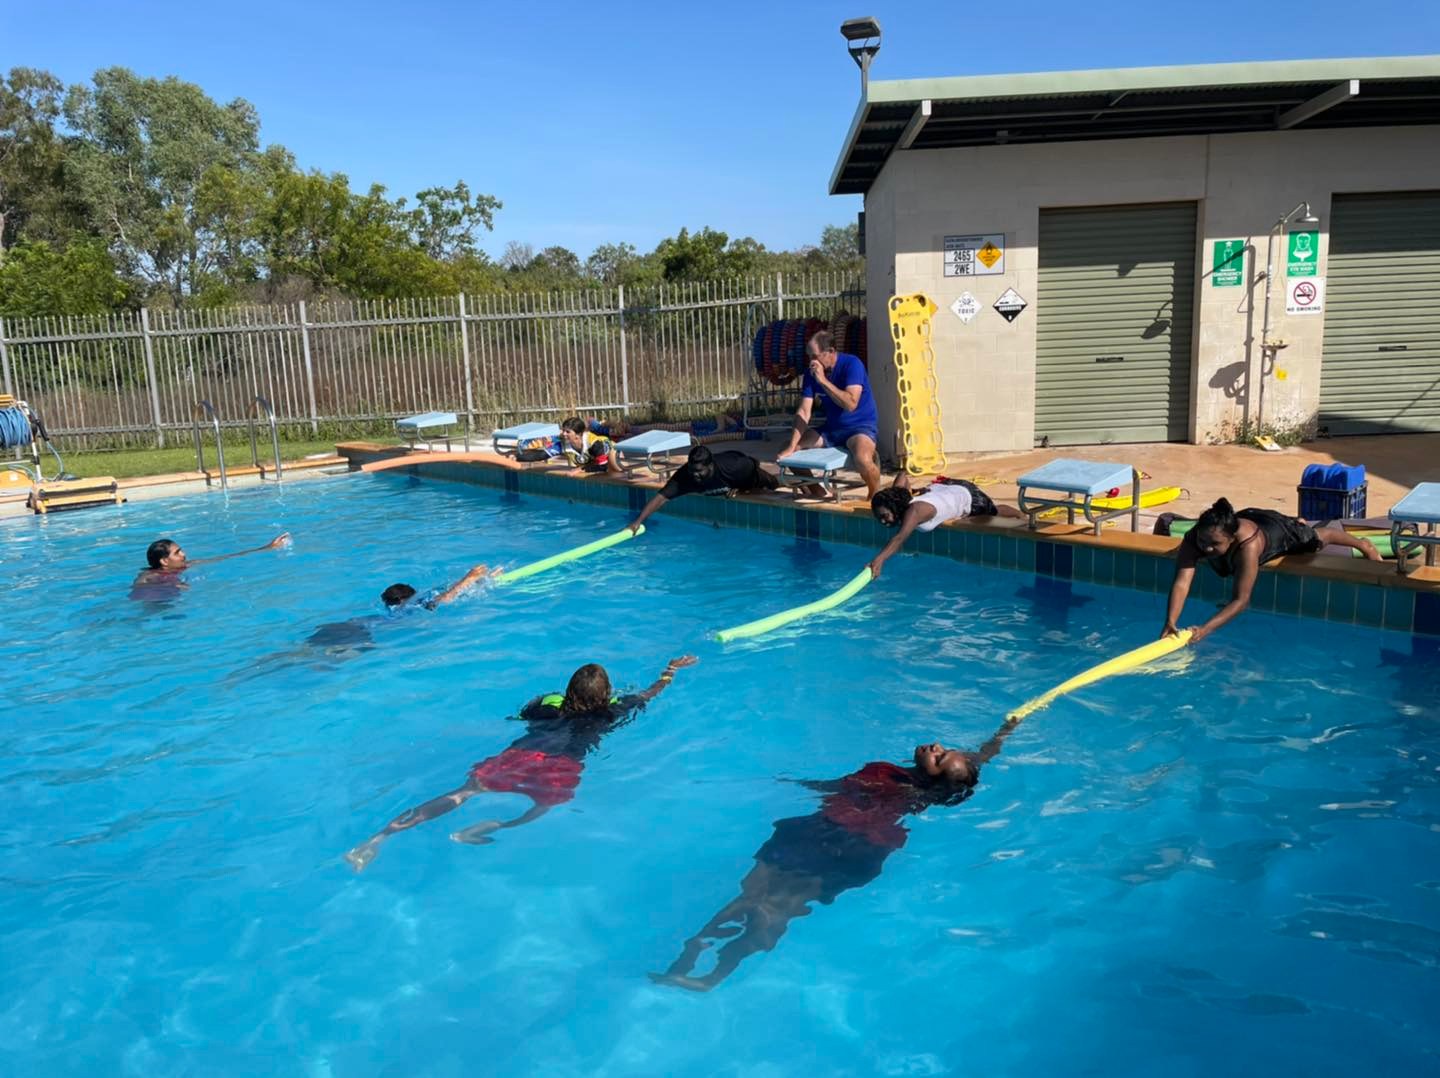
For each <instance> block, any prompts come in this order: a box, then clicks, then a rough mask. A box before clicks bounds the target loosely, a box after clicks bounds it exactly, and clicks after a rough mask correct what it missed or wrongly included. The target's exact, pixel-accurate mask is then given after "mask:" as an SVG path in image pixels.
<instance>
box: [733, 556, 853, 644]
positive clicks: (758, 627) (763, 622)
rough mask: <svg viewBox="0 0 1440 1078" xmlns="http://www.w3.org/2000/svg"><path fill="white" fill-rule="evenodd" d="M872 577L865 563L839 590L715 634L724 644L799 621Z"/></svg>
mask: <svg viewBox="0 0 1440 1078" xmlns="http://www.w3.org/2000/svg"><path fill="white" fill-rule="evenodd" d="M873 579H874V577H873V576H872V575H871V573H870V566H868V565H867V566H865V568H863V569H861V570H860V572H859V573H858V574H856V576H855V579H853V580H851V581H850V583H848V584H846V585H845V586H844V587H843V588H841V589H840V590H839V591H832V592H831V593H830V594H829V595H827V596H825V598H823V599H816V600H815V601H814V602H813V603H806V604H805V605H804V606H797V607H795V608H794V609H792V610H782V611H781V612H780V613H778V614H771V615H770V616H769V617H768V618H760V619H759V620H758V621H747V622H746V623H745V624H744V625H737V626H735V627H734V628H733V629H721V630H720V631H719V632H718V633H716V634H715V636H716V638H717V639H718V640H719V641H720V642H721V643H722V644H726V643H729V642H730V641H731V640H743V639H745V638H746V637H748V636H759V635H761V634H762V633H768V632H770V631H771V630H772V629H778V628H780V626H782V625H789V624H790V623H791V622H792V621H799V620H800V619H801V618H808V617H809V616H810V615H811V614H819V613H821V612H823V611H826V610H830V609H833V608H834V607H837V606H839V605H840V604H841V603H843V602H845V600H847V599H849V598H850V597H851V596H853V595H854V594H855V593H856V592H857V591H859V590H860V589H861V588H863V587H864V586H865V585H866V584H868V583H870V581H871V580H873Z"/></svg>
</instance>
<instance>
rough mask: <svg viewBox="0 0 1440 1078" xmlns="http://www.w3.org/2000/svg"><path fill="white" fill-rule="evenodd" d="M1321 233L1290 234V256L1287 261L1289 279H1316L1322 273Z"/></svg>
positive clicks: (1286, 267)
mask: <svg viewBox="0 0 1440 1078" xmlns="http://www.w3.org/2000/svg"><path fill="white" fill-rule="evenodd" d="M1319 263H1320V233H1319V232H1318V231H1313V232H1292V233H1290V248H1289V255H1288V257H1287V258H1286V259H1285V275H1286V276H1287V277H1314V276H1315V275H1316V274H1318V273H1319V272H1320V269H1319Z"/></svg>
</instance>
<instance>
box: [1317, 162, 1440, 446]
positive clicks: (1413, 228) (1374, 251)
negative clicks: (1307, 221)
mask: <svg viewBox="0 0 1440 1078" xmlns="http://www.w3.org/2000/svg"><path fill="white" fill-rule="evenodd" d="M1326 273H1327V278H1328V279H1327V281H1326V295H1325V345H1324V348H1323V350H1322V352H1321V361H1320V362H1321V366H1320V427H1321V429H1322V430H1325V431H1328V432H1329V433H1330V434H1333V435H1341V434H1400V433H1404V432H1407V431H1440V191H1413V192H1408V193H1405V194H1390V195H1336V196H1335V199H1334V202H1333V203H1332V205H1331V211H1330V260H1329V267H1328V269H1327V271H1326Z"/></svg>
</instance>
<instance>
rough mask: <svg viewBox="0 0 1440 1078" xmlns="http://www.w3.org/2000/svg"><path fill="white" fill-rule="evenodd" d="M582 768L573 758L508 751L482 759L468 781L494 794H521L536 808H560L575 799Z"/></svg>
mask: <svg viewBox="0 0 1440 1078" xmlns="http://www.w3.org/2000/svg"><path fill="white" fill-rule="evenodd" d="M584 768H585V765H584V764H582V763H581V762H580V761H579V760H577V759H575V758H574V757H573V756H559V755H552V754H550V753H545V752H536V751H535V750H534V749H515V748H510V749H506V750H505V751H504V752H502V753H500V755H498V756H492V757H490V759H488V760H481V761H480V762H479V763H478V764H476V765H475V766H474V767H472V768H471V769H470V778H471V779H472V780H473V781H475V782H478V783H480V784H481V785H482V786H484V787H485V789H487V790H493V791H495V792H496V793H517V794H524V795H525V796H526V797H528V798H530V800H532V801H534V802H535V804H537V805H562V804H564V803H565V802H566V801H569V800H570V799H571V798H572V797H574V796H575V787H577V786H579V785H580V772H581V771H583V770H584Z"/></svg>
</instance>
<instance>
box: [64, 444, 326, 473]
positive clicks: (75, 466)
mask: <svg viewBox="0 0 1440 1078" xmlns="http://www.w3.org/2000/svg"><path fill="white" fill-rule="evenodd" d="M343 440H344V439H342V441H343ZM334 452H335V442H334V440H333V439H331V440H329V441H314V442H310V441H307V442H281V443H280V459H281V461H282V462H284V461H287V460H299V459H300V458H302V457H308V456H311V455H313V454H315V453H334ZM61 455H62V456H63V457H64V459H65V470H66V471H67V472H69V473H70V474H71V475H74V476H76V477H78V478H80V479H89V478H91V477H93V476H97V475H109V476H114V477H115V478H116V479H133V478H135V477H136V476H142V475H165V474H167V473H169V472H191V471H194V470H195V447H194V446H193V445H183V446H175V447H173V448H172V447H168V446H167V447H166V448H165V449H113V450H103V451H96V452H89V453H73V454H66V453H65V452H64V450H63V449H62V450H61ZM272 459H273V454H272V451H271V448H270V444H269V443H268V442H266V443H265V444H263V445H262V446H261V447H260V463H261V464H265V463H267V462H268V461H270V460H272ZM225 464H226V465H227V466H228V467H235V468H238V467H242V466H243V467H249V466H250V442H249V440H248V439H247V440H246V441H243V442H234V443H233V444H232V443H230V442H226V443H225ZM205 465H206V467H207V468H209V469H210V470H212V471H213V470H214V469H215V444H214V443H213V442H211V443H209V444H208V445H206V446H205ZM43 466H44V468H45V474H46V475H47V476H48V475H49V474H50V473H51V472H52V471H53V470H54V468H55V458H54V457H53V456H49V455H48V454H47V455H46V457H45V459H44V461H43Z"/></svg>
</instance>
